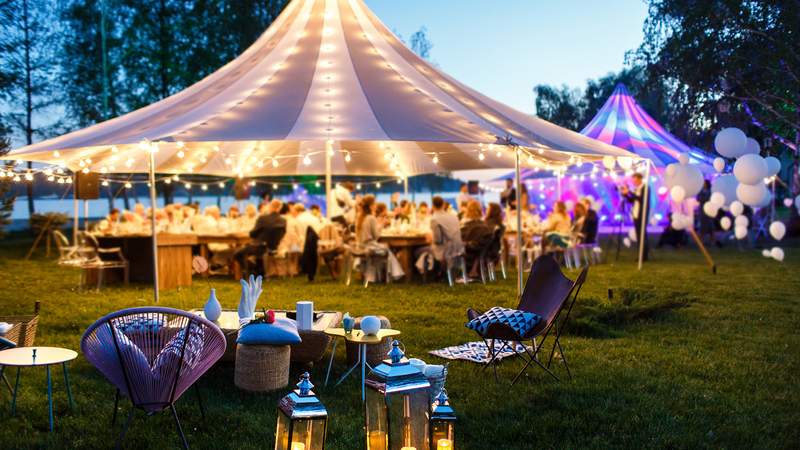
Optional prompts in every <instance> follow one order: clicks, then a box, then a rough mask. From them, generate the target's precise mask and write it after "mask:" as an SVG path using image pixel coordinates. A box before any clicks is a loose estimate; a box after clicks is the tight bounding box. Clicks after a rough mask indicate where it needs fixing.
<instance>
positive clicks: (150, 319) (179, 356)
mask: <svg viewBox="0 0 800 450" xmlns="http://www.w3.org/2000/svg"><path fill="white" fill-rule="evenodd" d="M81 351H82V352H83V354H84V356H86V359H87V360H89V362H90V363H91V364H92V365H93V366H95V367H96V368H97V369H98V370H99V371H100V372H101V373H102V374H103V375H104V376H105V377H106V378H107V379H108V381H110V382H111V384H113V385H114V386H115V387H116V388H117V393H116V397H115V400H114V416H113V418H112V421H111V423H112V426H113V424H114V423H115V422H116V418H117V406H118V404H119V397H120V394H122V395H124V396H126V397H128V398H129V399H130V400H131V403H132V404H133V406H134V408H131V410H130V413H129V414H128V420H127V421H126V422H125V426H124V427H123V429H122V432H121V433H120V435H119V438H118V439H117V447H119V446H120V445H121V444H122V440H123V439H124V438H125V433H126V432H127V430H128V427H129V426H130V424H131V421H132V420H133V414H134V411H135V410H136V409H137V408H138V409H142V410H144V412H145V413H146V414H147V415H148V416H149V415H153V414H155V413H157V412H161V411H163V410H165V409H167V408H169V409H170V411H171V412H172V416H173V417H174V418H175V426H176V428H177V430H178V434H179V435H180V437H181V442H182V444H183V446H184V448H189V446H188V444H187V442H186V436H185V435H184V434H183V429H182V428H181V422H180V420H179V419H178V414H177V412H176V411H175V402H176V401H177V400H178V399H179V398H180V397H181V395H182V394H183V393H184V392H186V391H187V390H188V389H189V388H190V387H191V386H192V385H193V384H194V383H195V382H196V381H197V380H198V379H199V378H200V377H201V376H202V375H203V374H204V373H205V372H206V371H207V370H208V369H209V368H211V366H212V365H214V363H216V362H217V360H219V359H220V357H222V355H223V353H225V336H224V335H223V334H222V331H220V329H219V328H218V327H217V326H216V325H214V324H213V323H211V322H209V321H208V320H206V319H204V318H201V317H199V316H196V315H194V314H191V313H187V312H185V311H181V310H177V309H172V308H158V307H146V308H131V309H125V310H122V311H117V312H115V313H111V314H109V315H107V316H105V317H103V318H101V319H99V320H98V321H97V322H95V323H94V324H92V326H90V327H89V328H88V329H87V330H86V331H85V332H84V333H83V337H82V338H81ZM195 388H197V386H196V385H195ZM197 395H198V401H199V404H200V412H201V414H202V415H203V418H205V412H204V410H203V404H202V398H201V397H200V392H199V390H197Z"/></svg>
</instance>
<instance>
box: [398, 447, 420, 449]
mask: <svg viewBox="0 0 800 450" xmlns="http://www.w3.org/2000/svg"><path fill="white" fill-rule="evenodd" d="M400 450H417V447H403V448H401V449H400Z"/></svg>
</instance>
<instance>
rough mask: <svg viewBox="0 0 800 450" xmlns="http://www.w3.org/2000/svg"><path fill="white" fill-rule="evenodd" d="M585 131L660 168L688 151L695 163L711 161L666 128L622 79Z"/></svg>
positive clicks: (590, 135) (707, 164)
mask: <svg viewBox="0 0 800 450" xmlns="http://www.w3.org/2000/svg"><path fill="white" fill-rule="evenodd" d="M581 134H583V135H585V136H589V137H591V138H594V139H597V140H600V141H603V142H605V143H607V144H611V145H615V146H617V147H620V148H624V149H625V150H628V151H631V152H633V153H636V154H637V155H639V156H640V157H643V158H646V159H649V160H651V161H653V165H654V166H655V167H656V168H663V167H666V166H668V165H669V164H672V163H676V162H678V157H679V156H680V155H681V154H686V155H688V156H689V159H690V161H691V162H693V163H700V164H702V165H704V166H706V167H707V168H710V167H711V165H710V164H709V162H708V161H707V160H706V158H705V157H704V156H703V155H702V153H701V152H698V151H696V150H694V149H692V148H691V147H690V146H688V145H686V144H685V143H683V142H682V141H681V140H679V139H678V138H676V137H675V136H673V135H672V133H670V132H669V131H667V130H666V129H664V127H662V126H661V124H659V123H658V122H656V121H655V119H653V118H652V117H650V115H649V114H647V111H645V110H644V109H643V108H642V107H641V106H640V105H639V103H637V102H636V99H635V98H634V97H633V96H632V95H631V94H630V93H629V92H628V89H627V88H626V87H625V85H624V84H622V83H619V84H617V87H616V88H615V89H614V92H613V93H612V94H611V96H610V97H608V100H606V103H605V104H604V105H603V107H602V108H600V110H599V111H598V112H597V114H595V116H594V118H592V120H591V121H590V122H589V124H588V125H586V127H585V128H584V129H583V130H581Z"/></svg>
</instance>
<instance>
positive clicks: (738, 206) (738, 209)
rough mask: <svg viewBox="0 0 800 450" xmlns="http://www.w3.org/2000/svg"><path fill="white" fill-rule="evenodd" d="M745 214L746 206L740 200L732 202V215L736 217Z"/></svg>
mask: <svg viewBox="0 0 800 450" xmlns="http://www.w3.org/2000/svg"><path fill="white" fill-rule="evenodd" d="M743 212H744V205H743V204H742V202H740V201H739V200H736V201H734V202H731V214H733V216H734V217H736V216H740V215H742V213H743Z"/></svg>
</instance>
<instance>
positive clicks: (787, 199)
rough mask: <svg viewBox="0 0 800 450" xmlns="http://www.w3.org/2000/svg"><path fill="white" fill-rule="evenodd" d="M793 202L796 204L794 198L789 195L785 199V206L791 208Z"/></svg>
mask: <svg viewBox="0 0 800 450" xmlns="http://www.w3.org/2000/svg"><path fill="white" fill-rule="evenodd" d="M793 204H794V200H792V199H790V198H788V197H787V198H785V199H783V206H785V207H787V208H791V207H792V205H793Z"/></svg>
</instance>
